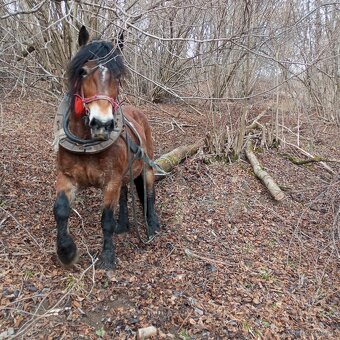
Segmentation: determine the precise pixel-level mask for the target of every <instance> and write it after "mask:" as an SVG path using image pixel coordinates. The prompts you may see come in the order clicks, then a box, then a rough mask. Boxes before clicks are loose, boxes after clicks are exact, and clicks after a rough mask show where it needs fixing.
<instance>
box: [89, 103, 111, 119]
mask: <svg viewBox="0 0 340 340" xmlns="http://www.w3.org/2000/svg"><path fill="white" fill-rule="evenodd" d="M88 106H89V109H90V115H89V119H90V121H91V120H92V119H93V118H95V119H97V120H99V121H101V122H102V123H103V124H105V123H107V122H108V121H110V120H112V119H113V112H112V105H111V103H110V102H109V101H107V103H101V101H94V102H91V103H89V104H88Z"/></svg>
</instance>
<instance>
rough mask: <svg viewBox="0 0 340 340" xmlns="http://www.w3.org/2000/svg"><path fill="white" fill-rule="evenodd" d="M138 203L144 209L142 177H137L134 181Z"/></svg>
mask: <svg viewBox="0 0 340 340" xmlns="http://www.w3.org/2000/svg"><path fill="white" fill-rule="evenodd" d="M134 182H135V186H136V190H137V194H138V198H139V201H140V203H141V205H142V207H143V209H144V182H143V176H142V175H139V176H138V177H136V178H135V179H134Z"/></svg>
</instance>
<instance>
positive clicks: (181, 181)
mask: <svg viewBox="0 0 340 340" xmlns="http://www.w3.org/2000/svg"><path fill="white" fill-rule="evenodd" d="M142 109H143V111H144V112H145V113H146V114H147V116H148V117H149V119H150V121H151V125H152V129H153V134H154V139H155V147H156V153H157V156H159V155H161V154H164V153H165V152H168V151H170V150H172V149H174V148H175V147H176V146H179V145H183V144H186V143H193V142H195V141H196V140H198V139H200V138H202V137H204V134H205V133H206V120H207V118H206V117H205V116H200V115H198V114H197V113H195V112H194V111H190V110H189V109H187V108H186V107H184V106H181V105H166V104H162V105H161V104H159V105H158V106H149V107H147V106H144V107H142ZM54 114H55V107H54V106H53V105H52V104H48V103H46V102H42V101H39V100H37V99H36V98H31V99H30V98H28V99H25V100H20V101H19V100H18V99H17V98H11V99H10V100H9V99H6V100H4V101H3V102H2V114H1V119H0V124H1V126H0V133H1V144H0V145H1V146H0V150H1V155H0V157H1V164H0V166H1V168H0V172H1V174H0V261H1V262H0V263H1V265H0V301H1V304H0V339H5V338H6V337H8V336H10V335H12V336H13V337H15V338H24V339H71V338H72V339H80V338H84V339H100V338H102V339H133V338H134V337H135V335H136V331H137V330H138V329H140V328H143V327H147V326H150V325H153V326H155V327H157V328H158V330H159V331H160V334H159V335H158V337H163V338H167V339H183V340H187V339H226V338H238V339H248V338H261V337H262V338H286V339H290V338H291V339H293V338H294V339H295V338H309V339H310V338H320V339H322V338H324V339H339V338H340V323H339V322H340V310H339V306H340V296H339V288H340V282H339V281H340V280H339V279H340V275H339V224H338V223H339V204H340V185H339V183H340V178H339V173H340V172H339V170H340V164H339V163H327V164H329V165H330V166H331V167H332V169H333V170H334V171H335V173H336V175H331V174H330V173H328V172H327V171H326V170H325V169H324V168H323V167H322V165H320V163H311V164H307V165H305V166H301V165H300V166H299V165H295V164H293V163H292V162H290V161H289V160H288V159H287V155H286V154H290V155H294V156H297V157H299V158H303V155H301V154H300V153H299V152H298V151H297V150H296V149H295V148H293V147H290V146H288V145H286V146H284V145H283V144H281V146H280V147H279V148H278V149H258V150H257V156H258V157H259V159H260V161H261V162H262V164H263V165H264V167H265V168H266V169H267V171H268V172H269V173H270V174H271V175H272V176H273V177H274V178H275V180H276V181H277V183H278V184H279V186H280V187H281V188H282V189H283V190H284V192H285V194H286V199H285V200H284V201H282V202H281V203H276V202H274V201H273V199H272V198H271V196H270V194H269V193H268V191H267V190H266V188H265V187H264V186H263V185H262V184H261V182H260V181H259V180H258V179H257V178H256V177H255V176H254V174H253V171H252V168H251V166H250V165H249V164H248V163H247V162H246V161H245V160H242V159H241V160H239V161H237V162H234V163H231V164H230V163H227V162H225V161H217V160H214V158H213V157H208V158H207V156H206V155H205V154H204V152H203V151H202V150H200V151H199V152H198V154H197V155H195V156H194V157H192V158H190V159H187V160H186V161H185V162H184V163H182V164H181V165H179V166H178V167H176V169H175V170H174V171H173V172H172V174H171V175H170V176H169V177H168V178H166V179H164V180H162V181H160V182H158V183H157V184H156V192H157V211H158V213H159V216H160V220H161V233H160V234H159V235H158V237H157V238H156V239H155V240H154V241H153V242H152V243H151V244H149V245H143V244H141V242H140V241H139V239H138V237H137V233H136V230H131V231H130V233H128V234H123V235H115V236H114V241H115V244H116V254H117V258H118V264H117V269H116V270H115V271H113V272H109V273H107V272H105V271H102V270H98V269H96V267H95V266H94V265H93V263H94V262H95V261H96V260H95V258H96V256H97V255H98V252H99V250H100V249H101V245H102V233H101V227H100V216H101V207H102V195H101V192H100V190H97V189H86V190H83V191H82V192H80V193H79V195H78V196H77V199H76V202H75V205H74V209H75V210H76V211H74V212H73V213H72V216H71V218H70V231H71V233H72V235H73V236H74V239H75V241H76V243H77V245H78V249H79V251H80V259H79V262H78V263H77V264H76V265H75V266H73V267H72V268H69V269H65V268H63V267H61V266H60V264H59V263H58V261H57V260H56V256H55V241H56V230H55V222H54V217H53V211H52V207H53V203H54V199H55V189H54V183H55V178H56V164H55V159H56V155H55V153H54V152H53V151H52V147H51V142H52V140H53V138H52V130H53V121H54ZM307 118H308V119H307ZM174 120H175V121H176V123H177V124H178V125H179V126H180V127H181V128H179V127H178V125H176V124H175V123H174ZM292 121H294V120H293V119H292ZM171 122H172V123H173V124H172V125H171ZM301 122H302V123H301V131H300V132H301V136H300V140H301V144H300V146H301V147H303V148H304V149H305V150H307V151H309V152H310V153H313V154H315V155H318V156H323V157H326V158H327V157H329V158H336V159H339V158H340V145H339V144H340V138H339V130H338V129H337V128H336V127H335V126H334V125H332V124H329V123H323V122H320V120H316V119H315V117H314V118H313V116H312V115H311V116H310V117H302V118H301ZM293 125H294V124H293ZM293 125H292V126H289V128H290V129H291V130H293V128H294V126H293ZM285 138H286V139H287V141H290V142H291V143H294V144H295V143H296V140H295V139H296V137H295V135H294V134H293V133H292V132H289V131H288V130H287V134H286V135H285ZM294 138H295V139H294ZM207 159H208V161H207ZM130 219H131V216H130Z"/></svg>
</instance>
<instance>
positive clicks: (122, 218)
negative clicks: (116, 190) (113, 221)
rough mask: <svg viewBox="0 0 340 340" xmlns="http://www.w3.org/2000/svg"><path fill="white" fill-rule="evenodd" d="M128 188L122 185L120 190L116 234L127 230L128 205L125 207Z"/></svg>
mask: <svg viewBox="0 0 340 340" xmlns="http://www.w3.org/2000/svg"><path fill="white" fill-rule="evenodd" d="M127 195H128V189H127V186H126V185H124V186H123V187H122V188H121V191H120V197H119V217H118V225H117V227H116V229H115V233H116V234H120V233H125V232H128V231H129V219H128V207H127Z"/></svg>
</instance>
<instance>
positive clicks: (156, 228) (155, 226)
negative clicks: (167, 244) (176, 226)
mask: <svg viewBox="0 0 340 340" xmlns="http://www.w3.org/2000/svg"><path fill="white" fill-rule="evenodd" d="M148 224H149V230H148V236H149V239H150V238H152V237H154V236H156V235H157V234H158V233H159V232H160V230H161V228H160V223H159V220H158V217H157V216H154V217H153V218H152V219H151V221H150V222H149V223H148Z"/></svg>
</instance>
